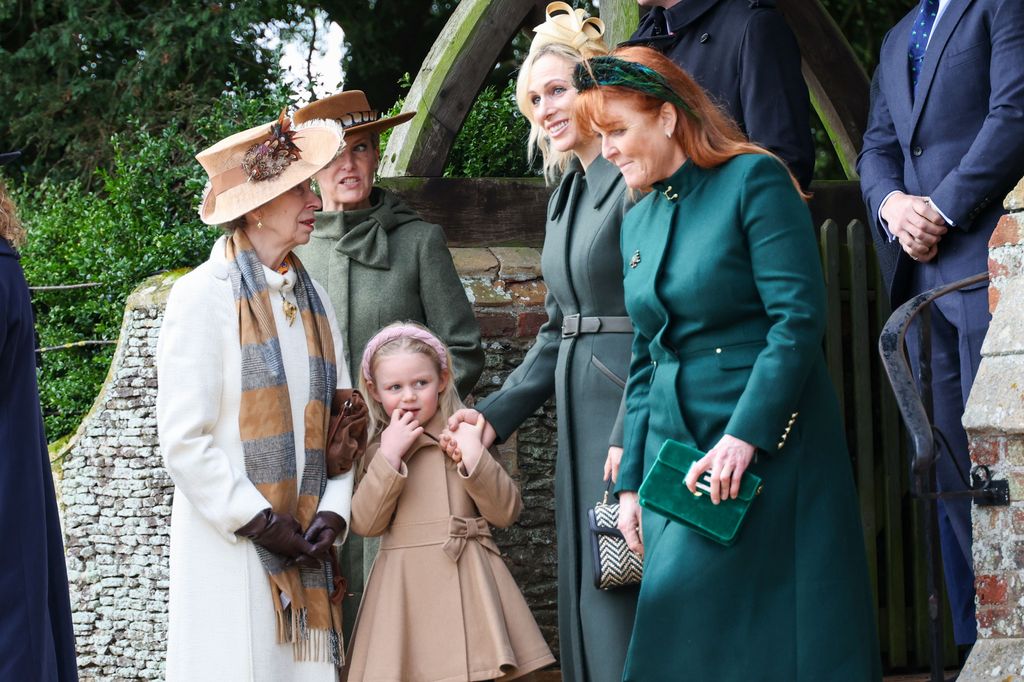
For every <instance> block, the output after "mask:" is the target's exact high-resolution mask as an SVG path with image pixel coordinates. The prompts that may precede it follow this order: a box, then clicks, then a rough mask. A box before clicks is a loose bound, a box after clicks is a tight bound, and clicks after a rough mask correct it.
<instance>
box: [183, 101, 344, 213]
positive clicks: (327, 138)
mask: <svg viewBox="0 0 1024 682" xmlns="http://www.w3.org/2000/svg"><path fill="white" fill-rule="evenodd" d="M290 125H291V121H288V120H287V119H284V118H283V116H282V118H281V119H279V120H277V121H274V122H271V123H265V124H263V125H258V126H255V127H253V128H249V129H248V130H243V131H242V132H240V133H235V134H234V135H232V136H230V137H227V138H225V139H223V140H221V141H220V142H218V143H217V144H215V145H213V146H212V147H210V148H209V149H206V150H204V151H201V152H199V153H198V154H196V160H197V161H199V163H200V164H201V165H202V167H203V170H205V171H206V174H207V175H208V176H209V178H210V179H209V182H207V184H206V189H205V191H204V192H203V201H202V204H201V206H200V207H199V217H200V219H201V220H202V221H203V222H204V223H206V224H207V225H220V224H223V223H227V222H230V221H232V220H234V219H235V218H238V217H240V216H242V215H245V214H246V213H248V212H249V211H252V210H253V209H256V208H259V207H260V206H262V205H263V204H265V203H267V202H268V201H270V200H271V199H273V198H275V197H277V196H280V195H281V194H283V193H285V192H287V191H288V190H289V189H291V188H292V187H294V186H295V185H297V184H299V183H300V182H302V181H304V180H308V179H309V178H311V177H313V175H314V174H315V173H316V172H317V171H319V170H320V169H321V168H323V167H324V166H326V165H327V164H329V163H330V162H331V161H333V160H334V158H335V156H336V155H337V153H338V151H339V149H340V148H341V147H342V144H343V140H344V137H345V133H344V131H343V130H342V128H341V126H339V125H337V124H335V123H333V122H330V121H322V122H319V123H318V124H316V125H308V126H304V127H303V128H302V129H301V130H294V131H293V130H290ZM282 136H284V139H282ZM287 142H290V143H291V144H290V145H288V144H286V143H287ZM257 158H263V159H267V158H270V159H271V163H270V164H269V166H268V165H267V164H264V165H262V166H259V165H258V164H257V166H258V167H255V168H254V159H257ZM282 166H283V167H282ZM268 168H269V170H268Z"/></svg>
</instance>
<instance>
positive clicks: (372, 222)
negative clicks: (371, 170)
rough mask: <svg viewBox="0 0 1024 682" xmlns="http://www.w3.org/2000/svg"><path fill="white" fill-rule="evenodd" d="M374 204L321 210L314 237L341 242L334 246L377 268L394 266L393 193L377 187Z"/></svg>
mask: <svg viewBox="0 0 1024 682" xmlns="http://www.w3.org/2000/svg"><path fill="white" fill-rule="evenodd" d="M371 199H372V200H373V205H372V206H370V208H363V209H358V210H355V211H321V212H319V213H317V214H316V231H315V232H314V233H313V237H314V238H316V239H327V240H330V241H335V242H337V243H336V244H335V245H334V249H335V250H336V251H338V252H339V253H341V254H344V255H345V256H348V257H349V258H351V259H352V260H354V261H357V262H359V263H362V264H363V265H365V266H367V267H370V268H375V269H377V270H387V269H388V268H389V267H390V266H391V261H390V258H389V257H388V231H389V230H391V228H393V227H394V226H395V225H396V224H397V221H396V220H395V215H394V211H393V210H391V209H392V206H391V204H392V203H393V201H392V199H393V197H392V195H391V194H389V193H387V192H384V191H382V190H380V189H379V188H376V187H375V188H374V189H373V194H371Z"/></svg>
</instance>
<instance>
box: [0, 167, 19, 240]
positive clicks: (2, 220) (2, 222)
mask: <svg viewBox="0 0 1024 682" xmlns="http://www.w3.org/2000/svg"><path fill="white" fill-rule="evenodd" d="M0 239H6V240H7V241H9V242H10V243H11V245H12V246H14V248H18V247H20V246H22V245H23V244H24V243H25V228H24V227H22V224H21V220H20V219H19V218H18V208H17V207H16V206H15V205H14V201H12V200H11V196H10V195H9V194H8V193H7V186H6V185H5V184H4V181H3V180H0Z"/></svg>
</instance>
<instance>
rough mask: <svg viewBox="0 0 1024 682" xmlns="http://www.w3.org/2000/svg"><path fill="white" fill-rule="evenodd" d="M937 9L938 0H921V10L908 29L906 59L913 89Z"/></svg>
mask: <svg viewBox="0 0 1024 682" xmlns="http://www.w3.org/2000/svg"><path fill="white" fill-rule="evenodd" d="M938 11H939V0H922V2H921V11H919V12H918V13H917V18H916V19H914V26H913V28H911V29H910V45H909V47H908V48H907V60H908V62H909V67H910V83H911V86H912V88H913V90H917V80H918V79H919V78H920V77H921V66H922V65H923V64H924V52H925V50H926V49H927V48H928V36H930V35H931V32H932V26H933V25H934V24H935V15H936V14H937V13H938ZM913 90H912V91H913Z"/></svg>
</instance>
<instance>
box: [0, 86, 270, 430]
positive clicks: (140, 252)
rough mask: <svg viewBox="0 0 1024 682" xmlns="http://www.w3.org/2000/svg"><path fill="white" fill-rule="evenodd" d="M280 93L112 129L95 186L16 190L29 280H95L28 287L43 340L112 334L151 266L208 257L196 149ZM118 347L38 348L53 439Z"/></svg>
mask: <svg viewBox="0 0 1024 682" xmlns="http://www.w3.org/2000/svg"><path fill="white" fill-rule="evenodd" d="M286 104H287V95H286V93H284V92H283V91H280V92H276V93H272V94H271V95H270V96H269V97H261V98H259V99H255V98H247V97H240V96H234V95H226V96H225V97H223V98H222V99H221V100H220V101H218V102H217V103H216V104H215V105H214V106H213V107H211V109H210V113H209V114H208V115H207V116H205V117H203V118H202V119H201V120H197V121H192V122H188V123H187V124H182V125H180V126H178V127H177V128H167V129H165V130H163V131H161V132H159V133H156V132H151V131H148V130H139V131H136V132H134V133H132V134H122V135H118V136H116V137H115V138H114V139H113V140H112V141H111V142H112V146H113V148H114V162H113V167H112V168H111V170H110V171H109V172H103V171H97V174H98V176H99V178H100V180H101V181H102V191H100V192H96V193H91V192H86V191H83V189H82V187H81V185H80V184H79V183H77V182H74V183H71V184H68V185H63V186H57V185H53V184H49V183H46V184H43V185H42V186H38V187H24V186H22V187H17V188H15V189H14V195H15V200H16V201H17V203H18V206H19V210H20V213H21V217H22V220H23V222H24V223H25V225H26V227H27V228H28V243H27V244H26V245H25V247H24V248H23V249H22V265H23V267H24V268H25V274H26V277H27V279H28V281H29V284H30V285H32V286H39V285H54V284H77V283H83V282H96V283H98V284H99V285H100V286H97V287H94V288H88V289H78V290H72V291H38V292H34V294H33V305H34V308H35V313H36V328H37V330H38V334H39V342H40V345H41V346H42V347H48V346H57V345H61V344H65V343H69V342H74V341H80V340H109V341H113V340H116V339H117V335H118V332H119V329H120V325H121V318H122V316H123V314H124V302H125V299H126V297H127V296H128V294H129V293H130V292H131V291H132V289H134V288H135V287H136V286H137V285H138V284H139V282H140V281H141V280H142V279H144V278H145V277H147V276H148V275H151V274H154V273H157V272H160V271H163V270H169V269H173V268H178V267H184V266H194V265H196V264H197V263H200V262H202V261H203V260H205V259H206V257H207V255H208V254H209V249H210V246H211V244H212V243H213V241H214V240H215V239H216V237H217V235H218V231H217V230H216V229H215V228H211V227H207V226H205V225H203V224H202V223H201V222H200V221H199V219H198V214H197V213H196V209H197V206H198V201H199V196H200V194H201V192H202V189H203V185H204V183H205V174H204V173H203V172H202V169H201V168H200V167H199V164H197V163H196V161H195V159H194V157H193V155H194V154H195V152H196V150H197V149H200V148H202V147H203V146H205V145H206V144H208V143H209V142H211V141H216V140H218V139H220V138H222V137H224V136H226V135H228V134H230V133H231V132H237V131H238V130H242V129H244V128H246V127H250V126H252V125H257V124H258V123H260V122H262V121H268V120H270V119H271V118H273V117H275V116H276V115H277V113H278V112H279V111H280V109H281V107H282V106H284V105H286ZM113 351H114V346H112V345H108V346H100V347H85V348H73V349H68V350H59V351H53V352H47V353H44V354H43V356H42V367H41V371H40V397H41V398H42V403H43V414H44V417H45V421H46V432H47V434H48V436H49V438H50V439H51V440H54V439H57V438H59V437H61V436H64V435H66V434H68V433H69V432H72V431H73V430H74V429H75V428H76V427H77V425H78V422H79V421H80V420H81V418H82V416H83V415H84V414H85V412H86V411H87V410H88V409H89V407H90V406H91V404H92V401H93V400H94V398H95V397H96V393H97V391H98V389H99V387H100V385H101V383H102V381H103V378H104V376H105V375H106V372H107V369H108V367H109V364H110V359H111V356H112V355H113Z"/></svg>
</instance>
